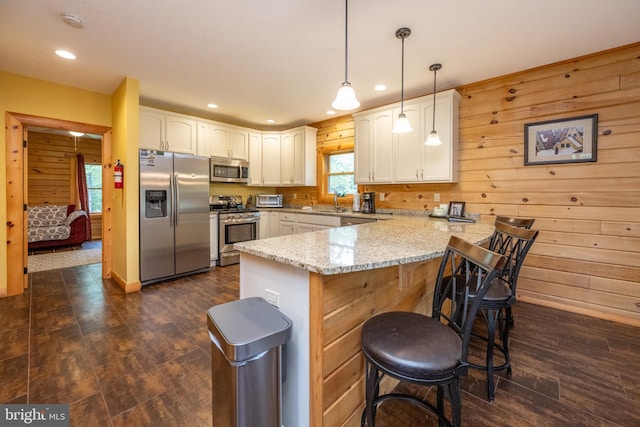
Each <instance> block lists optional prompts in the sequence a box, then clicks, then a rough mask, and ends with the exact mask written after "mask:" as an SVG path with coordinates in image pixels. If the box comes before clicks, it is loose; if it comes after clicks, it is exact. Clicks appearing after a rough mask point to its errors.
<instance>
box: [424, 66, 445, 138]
mask: <svg viewBox="0 0 640 427" xmlns="http://www.w3.org/2000/svg"><path fill="white" fill-rule="evenodd" d="M441 68H442V64H432V65H431V66H430V67H429V70H430V71H433V130H432V131H431V133H430V134H429V137H428V138H427V140H426V141H425V143H424V145H429V146H435V145H442V141H440V136H439V135H438V132H436V73H437V71H438V70H440V69H441Z"/></svg>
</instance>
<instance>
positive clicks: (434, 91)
mask: <svg viewBox="0 0 640 427" xmlns="http://www.w3.org/2000/svg"><path fill="white" fill-rule="evenodd" d="M437 72H438V67H434V69H433V130H432V132H435V130H436V73H437Z"/></svg>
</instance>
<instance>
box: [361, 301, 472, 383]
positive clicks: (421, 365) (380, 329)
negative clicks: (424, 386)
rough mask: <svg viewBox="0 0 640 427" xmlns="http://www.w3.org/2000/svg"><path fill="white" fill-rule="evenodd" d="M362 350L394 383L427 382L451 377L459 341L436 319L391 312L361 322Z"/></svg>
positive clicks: (460, 349)
mask: <svg viewBox="0 0 640 427" xmlns="http://www.w3.org/2000/svg"><path fill="white" fill-rule="evenodd" d="M425 337H429V339H425ZM434 343H437V345H434ZM362 348H363V351H364V352H365V355H366V357H367V358H369V359H370V360H373V361H375V364H376V365H378V367H379V368H381V369H383V370H386V371H388V372H393V376H394V377H397V378H398V379H405V380H407V379H411V380H423V381H430V380H433V379H438V380H440V379H442V378H443V377H447V376H453V371H454V370H455V368H457V367H458V365H460V357H461V355H462V339H461V338H460V337H459V336H458V334H456V333H455V332H454V331H453V329H451V328H449V327H448V326H445V325H444V323H441V322H440V321H439V320H437V319H434V318H432V317H427V316H424V315H422V314H418V313H411V312H403V311H393V312H389V313H382V314H380V315H378V316H375V317H372V318H371V319H369V320H367V321H366V322H365V324H364V326H363V327H362Z"/></svg>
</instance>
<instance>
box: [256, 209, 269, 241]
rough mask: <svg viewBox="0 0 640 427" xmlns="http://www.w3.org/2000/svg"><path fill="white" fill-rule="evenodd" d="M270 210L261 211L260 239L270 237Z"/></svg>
mask: <svg viewBox="0 0 640 427" xmlns="http://www.w3.org/2000/svg"><path fill="white" fill-rule="evenodd" d="M269 219H270V218H269V212H267V211H262V212H260V223H259V224H258V227H259V230H258V239H266V238H267V237H269Z"/></svg>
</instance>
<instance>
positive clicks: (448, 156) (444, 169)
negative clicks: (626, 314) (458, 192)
mask: <svg viewBox="0 0 640 427" xmlns="http://www.w3.org/2000/svg"><path fill="white" fill-rule="evenodd" d="M459 107H460V94H459V93H458V92H456V91H455V90H448V91H446V92H440V93H438V94H437V95H436V126H435V129H436V131H437V132H438V135H439V136H440V141H442V145H438V146H434V147H430V146H427V145H424V144H423V145H422V155H421V156H420V160H421V162H422V166H421V169H420V181H421V182H458V128H459V109H460V108H459ZM421 114H422V122H423V123H424V124H425V127H424V130H423V133H422V137H423V138H424V139H423V141H426V140H427V137H428V136H429V134H430V133H431V130H432V129H433V98H431V102H428V101H425V102H423V103H422V104H421Z"/></svg>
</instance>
